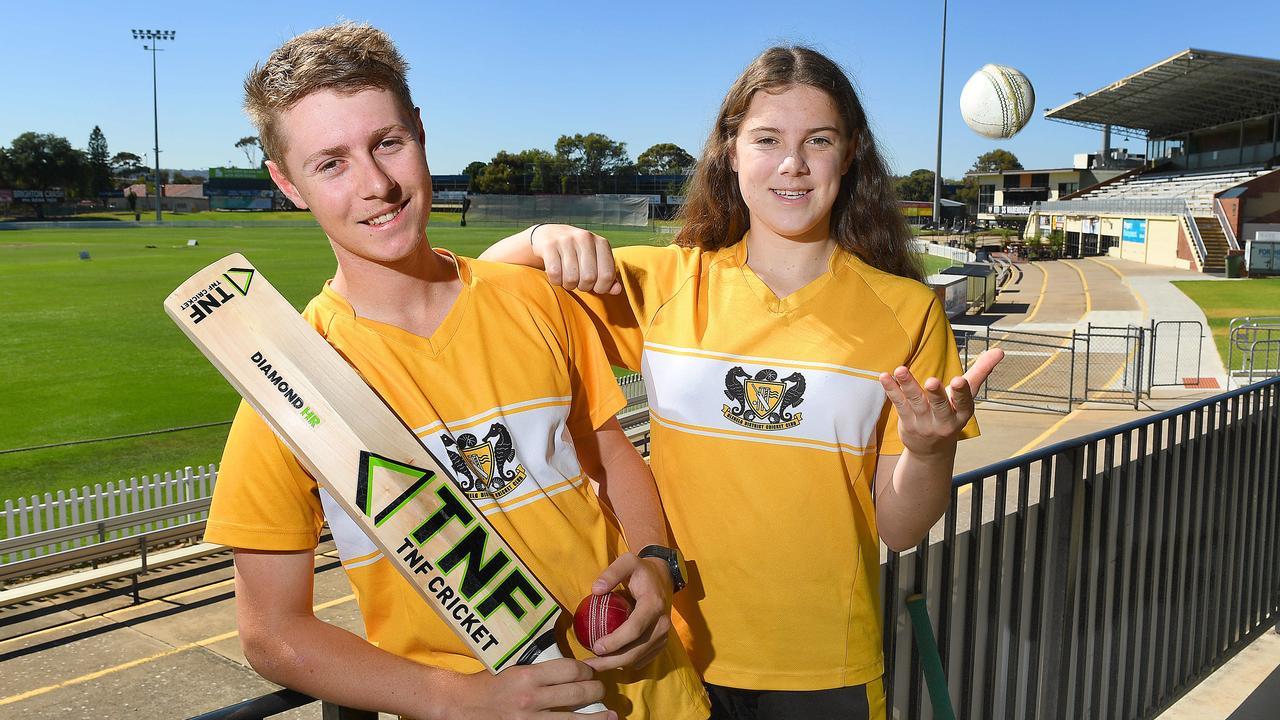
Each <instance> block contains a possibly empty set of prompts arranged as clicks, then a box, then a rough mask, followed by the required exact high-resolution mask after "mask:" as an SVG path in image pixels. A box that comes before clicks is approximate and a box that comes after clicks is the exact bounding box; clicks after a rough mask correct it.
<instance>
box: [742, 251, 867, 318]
mask: <svg viewBox="0 0 1280 720" xmlns="http://www.w3.org/2000/svg"><path fill="white" fill-rule="evenodd" d="M731 250H732V253H733V254H732V256H731V257H732V258H733V261H734V262H735V263H736V264H737V266H738V268H739V270H741V272H742V280H743V282H745V283H746V285H747V287H749V288H751V291H752V292H753V293H754V294H755V295H756V297H757V298H758V299H759V300H760V302H761V304H763V305H764V307H765V309H766V310H768V311H769V312H770V313H773V314H774V315H786V314H787V313H790V312H794V311H795V310H797V309H798V308H800V307H801V306H803V305H804V304H805V303H807V302H809V301H810V300H812V299H813V298H814V297H816V296H818V295H819V294H821V293H822V291H823V290H825V289H826V288H827V286H828V285H830V284H831V282H832V280H833V279H834V278H835V276H836V274H837V271H838V270H839V269H840V268H841V267H842V266H843V265H844V263H843V262H842V258H843V255H844V253H843V252H842V251H841V249H840V247H839V246H836V247H835V248H833V249H832V251H831V257H830V258H828V259H827V271H826V272H824V273H822V274H821V275H819V276H818V277H816V278H814V279H813V280H810V281H809V284H808V285H805V286H804V287H802V288H800V289H798V290H796V291H795V292H793V293H791V294H790V295H787V296H786V297H784V298H779V297H778V296H777V295H775V294H774V292H773V290H772V289H771V288H770V287H769V285H768V284H767V283H765V281H764V280H761V279H760V276H759V275H757V274H756V273H755V271H754V270H752V269H751V266H749V265H748V264H747V238H746V236H743V238H742V239H741V240H739V241H738V242H737V244H735V245H734V246H733V247H732V248H731Z"/></svg>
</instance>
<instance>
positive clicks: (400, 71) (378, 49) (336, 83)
mask: <svg viewBox="0 0 1280 720" xmlns="http://www.w3.org/2000/svg"><path fill="white" fill-rule="evenodd" d="M408 71H409V64H408V63H406V62H405V61H404V58H403V57H401V55H400V51H399V50H396V46H395V43H393V42H391V38H389V37H387V34H386V33H384V32H382V31H381V30H378V29H377V28H375V27H373V26H371V25H367V24H357V23H353V22H342V23H338V24H337V25H329V26H327V27H322V28H316V29H315V30H309V31H307V32H305V33H302V34H301V35H298V36H297V37H295V38H293V39H292V40H289V41H288V42H286V43H285V44H283V45H281V46H280V47H279V48H276V50H275V52H273V53H271V55H270V56H269V57H268V58H267V61H266V62H265V63H262V64H259V65H256V66H254V68H253V70H252V71H251V72H250V73H249V76H248V77H246V78H245V80H244V110H245V113H246V114H247V115H248V116H249V120H250V121H251V122H252V123H253V124H254V126H255V127H257V128H258V138H259V140H260V142H261V144H262V150H263V152H264V153H265V154H266V156H267V157H268V158H270V159H272V160H274V161H275V162H277V163H281V165H282V167H283V163H282V160H283V158H284V149H285V147H284V138H283V137H281V134H280V128H279V127H278V121H279V119H280V113H281V112H283V111H285V110H288V109H289V108H291V107H293V106H294V105H296V104H297V103H298V102H299V101H301V100H302V99H303V98H305V97H306V96H308V95H310V94H311V93H314V92H316V91H319V90H334V91H336V92H339V93H343V94H355V93H357V92H360V91H361V90H386V91H387V92H390V93H391V94H392V95H394V96H395V97H396V99H397V100H398V101H400V102H401V103H402V104H403V105H404V108H405V110H407V111H409V112H412V111H413V108H414V104H413V98H412V97H410V95H409V83H408V81H407V80H406V79H405V76H406V75H407V73H408Z"/></svg>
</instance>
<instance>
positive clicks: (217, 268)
mask: <svg viewBox="0 0 1280 720" xmlns="http://www.w3.org/2000/svg"><path fill="white" fill-rule="evenodd" d="M164 308H165V312H167V313H168V314H169V316H170V317H171V318H172V319H173V320H174V322H176V323H177V324H178V326H179V327H180V328H181V329H182V331H183V332H184V333H186V335H187V337H188V338H190V339H191V341H192V342H193V343H194V344H195V345H196V347H197V348H199V349H200V351H201V352H202V353H204V355H205V356H206V357H207V358H208V359H209V360H210V362H212V363H213V364H214V365H215V366H216V367H217V368H218V370H219V371H220V372H221V373H222V375H223V376H224V377H225V378H226V379H227V380H228V381H229V382H230V383H231V384H232V386H234V387H235V389H236V390H237V391H238V392H239V393H240V395H241V396H242V397H243V398H244V399H245V400H246V401H248V403H249V404H250V405H251V406H252V407H253V408H254V410H256V411H257V412H258V414H259V415H260V416H261V417H262V418H263V419H264V420H265V421H266V422H267V423H268V424H269V425H270V426H271V427H272V429H273V430H275V432H276V434H277V435H278V436H279V437H280V438H281V439H282V440H283V441H284V443H285V444H286V445H287V446H288V447H289V449H290V450H292V451H293V454H294V455H295V456H296V457H297V459H298V461H299V462H300V463H301V465H302V466H303V467H304V468H306V470H307V472H309V473H310V474H311V476H312V477H314V478H315V479H316V481H317V482H318V483H319V484H320V485H321V486H322V487H324V488H325V490H327V491H328V492H329V494H330V495H331V496H332V497H333V498H334V500H336V501H337V502H338V504H340V505H341V506H342V508H343V510H345V511H346V512H347V514H348V515H350V516H351V518H352V519H353V520H355V521H356V523H357V524H358V525H359V526H360V527H361V529H362V530H363V531H364V532H365V534H366V535H368V536H369V538H370V539H371V540H373V542H374V543H375V544H376V545H377V546H378V548H379V549H380V550H381V551H382V552H383V553H384V554H385V555H386V557H387V558H388V559H389V560H390V561H391V563H392V565H393V566H394V567H395V568H396V569H397V570H398V571H399V572H400V574H401V575H402V576H404V578H405V579H406V580H408V581H409V583H410V584H411V585H413V587H414V588H415V589H417V590H418V592H419V593H420V594H421V595H422V597H423V598H424V599H425V600H426V601H427V604H428V605H430V606H431V607H432V609H434V610H435V611H436V612H437V614H439V615H440V617H441V619H442V620H444V622H445V623H446V624H447V625H449V627H450V628H452V629H453V630H454V632H455V633H457V635H458V636H459V637H460V638H461V639H462V640H463V641H464V642H465V643H466V644H467V645H468V646H469V647H470V648H471V650H472V652H473V653H474V654H475V656H476V657H477V658H478V659H479V660H480V661H481V662H482V663H484V664H485V666H486V667H488V668H489V669H490V670H491V671H493V672H498V671H500V670H503V669H505V668H507V667H510V666H513V665H524V664H530V663H533V662H540V661H543V660H547V659H552V658H557V657H562V655H561V654H560V650H559V648H558V647H557V645H556V642H555V635H554V628H555V625H556V621H557V618H558V617H559V615H560V612H561V608H560V606H559V605H558V604H557V602H556V599H555V598H554V597H553V596H552V595H551V593H550V592H548V591H547V589H546V588H545V587H544V586H543V585H542V583H541V582H540V581H539V580H538V578H537V577H536V576H535V575H534V574H533V572H531V571H530V570H529V568H528V567H527V566H526V565H525V564H524V562H523V561H521V559H520V558H519V557H518V556H517V555H516V554H515V552H514V551H513V550H512V549H511V547H510V546H508V545H507V543H506V542H505V541H504V540H503V539H502V537H501V535H499V534H498V532H497V531H496V530H495V529H494V528H493V526H492V525H490V523H489V522H488V521H487V520H486V519H485V517H484V515H483V514H482V513H481V512H480V511H479V510H478V509H476V507H475V505H474V504H473V503H472V501H471V500H470V498H468V497H467V496H466V495H465V494H463V493H462V492H461V491H460V490H459V489H458V486H457V484H456V483H455V482H454V479H453V476H452V473H451V472H450V471H449V470H448V468H447V467H446V466H444V465H442V464H441V463H439V462H437V460H436V458H435V457H433V456H432V455H431V453H430V451H428V450H427V448H426V447H424V446H423V444H422V442H421V441H420V440H419V439H418V437H417V436H416V435H415V434H414V433H413V431H412V430H410V429H409V428H408V427H407V426H406V425H405V424H404V422H403V421H402V420H401V419H400V418H399V417H398V416H397V415H396V414H395V413H394V412H393V411H392V410H391V408H390V407H389V406H388V405H387V404H386V403H385V402H384V401H383V400H382V398H381V397H380V396H378V394H377V393H376V392H374V391H373V389H372V388H370V387H369V386H368V385H367V384H366V383H365V382H364V380H363V379H362V378H361V377H360V375H359V374H358V373H357V372H356V371H355V370H354V369H353V368H352V367H351V366H350V365H348V364H347V362H346V360H345V359H343V358H342V356H341V355H340V354H339V353H338V352H337V351H336V350H335V349H334V348H333V347H331V346H330V345H329V344H328V342H326V341H325V340H324V338H323V337H321V336H320V334H319V333H318V332H316V330H315V329H314V328H313V327H312V326H311V325H310V324H309V323H308V322H307V321H306V320H305V319H303V318H302V317H301V316H300V315H298V313H297V311H295V310H294V309H293V306H292V305H290V304H289V302H288V301H287V300H285V298H284V297H283V296H282V295H280V293H279V292H277V291H276V290H275V288H273V287H272V286H271V285H270V284H269V283H268V282H267V281H266V280H265V279H264V278H263V277H262V275H261V274H260V273H258V272H257V270H256V269H255V268H254V267H253V265H251V264H250V263H249V261H248V260H246V259H245V258H244V256H243V255H240V254H235V255H230V256H227V257H225V258H223V259H221V260H219V261H217V262H215V263H213V264H211V265H209V266H208V267H206V268H205V269H204V270H202V271H200V272H198V273H196V274H195V275H193V276H192V277H191V278H190V279H189V280H187V282H185V283H183V284H182V285H181V286H179V287H178V288H177V289H176V290H174V291H173V293H171V294H170V295H169V297H168V298H167V299H166V300H165V302H164ZM598 709H599V710H603V709H604V708H603V707H602V706H601V707H599V708H598ZM586 711H587V712H594V711H596V710H593V709H587V710H586Z"/></svg>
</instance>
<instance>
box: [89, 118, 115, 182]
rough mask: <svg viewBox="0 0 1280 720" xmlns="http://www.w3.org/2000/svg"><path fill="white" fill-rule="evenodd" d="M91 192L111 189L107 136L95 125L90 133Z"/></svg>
mask: <svg viewBox="0 0 1280 720" xmlns="http://www.w3.org/2000/svg"><path fill="white" fill-rule="evenodd" d="M88 157H89V192H90V194H92V195H94V196H95V197H96V196H97V194H98V193H100V192H106V191H107V190H110V189H111V159H110V158H111V155H110V152H109V151H108V150H107V136H106V135H103V134H102V128H100V127H98V126H97V125H94V126H93V132H91V133H89V156H88Z"/></svg>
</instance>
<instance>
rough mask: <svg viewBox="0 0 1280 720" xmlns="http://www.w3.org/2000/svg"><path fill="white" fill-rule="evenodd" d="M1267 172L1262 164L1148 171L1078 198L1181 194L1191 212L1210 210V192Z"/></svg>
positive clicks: (1209, 212) (1165, 196) (1129, 198)
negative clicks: (1179, 170)
mask: <svg viewBox="0 0 1280 720" xmlns="http://www.w3.org/2000/svg"><path fill="white" fill-rule="evenodd" d="M1265 172H1267V169H1266V168H1265V167H1256V168H1245V169H1236V170H1218V171H1208V172H1177V173H1148V174H1143V175H1136V176H1134V177H1132V178H1129V179H1127V180H1124V181H1122V182H1117V183H1112V184H1111V185H1106V186H1104V187H1101V188H1098V189H1097V190H1094V191H1091V192H1089V193H1086V194H1085V195H1083V196H1081V198H1080V199H1082V200H1094V199H1103V198H1108V199H1125V200H1143V199H1149V198H1182V199H1184V200H1186V201H1187V205H1188V206H1189V207H1190V208H1191V213H1192V214H1193V215H1211V214H1213V196H1214V195H1216V194H1217V193H1220V192H1222V191H1223V190H1226V189H1227V188H1230V187H1234V186H1236V185H1239V184H1240V183H1242V182H1245V181H1247V180H1251V179H1253V178H1255V177H1257V176H1259V175H1262V174H1263V173H1265Z"/></svg>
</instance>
